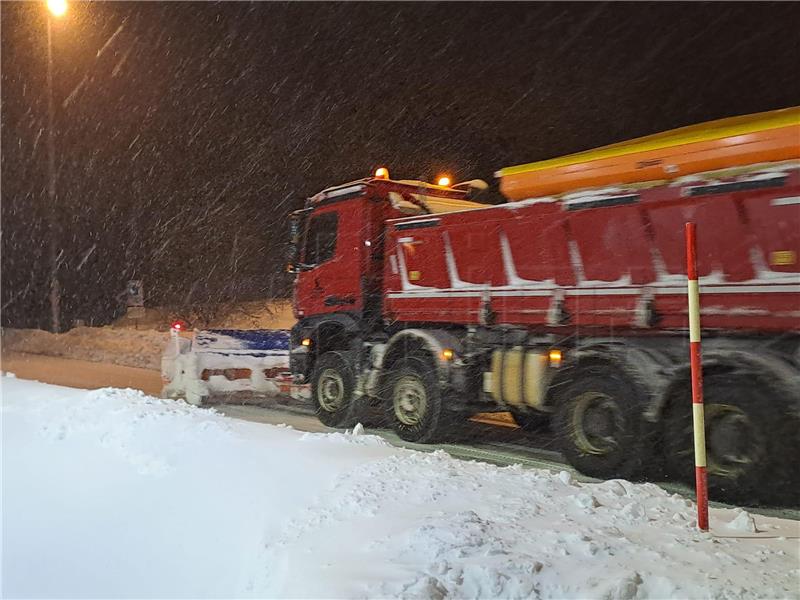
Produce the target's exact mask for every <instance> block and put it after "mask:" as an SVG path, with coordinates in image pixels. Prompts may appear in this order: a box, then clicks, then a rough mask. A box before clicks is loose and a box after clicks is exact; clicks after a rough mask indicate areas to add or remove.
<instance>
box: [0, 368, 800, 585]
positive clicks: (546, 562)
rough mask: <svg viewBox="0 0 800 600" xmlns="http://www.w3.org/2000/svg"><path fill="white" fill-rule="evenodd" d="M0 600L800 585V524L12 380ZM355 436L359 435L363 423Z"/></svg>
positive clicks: (651, 492)
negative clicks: (707, 512) (701, 510)
mask: <svg viewBox="0 0 800 600" xmlns="http://www.w3.org/2000/svg"><path fill="white" fill-rule="evenodd" d="M2 395H3V403H2V417H3V441H2V444H3V447H2V450H3V458H2V460H3V464H2V466H3V490H2V502H3V553H2V568H3V572H2V586H3V587H2V595H3V596H4V597H31V596H40V597H41V596H46V597H84V598H86V597H122V596H124V597H164V598H166V597H169V598H176V597H220V596H223V597H276V598H289V597H296V598H323V597H324V598H343V597H348V598H351V597H358V598H363V597H381V598H392V597H403V598H414V597H419V598H446V597H453V598H487V597H504V598H522V597H534V598H590V597H591V598H631V599H632V598H666V597H693V598H698V597H714V598H744V597H748V598H749V597H769V598H778V597H797V594H798V592H797V582H798V574H799V572H798V558H799V557H798V544H797V542H796V540H792V539H786V537H781V536H794V535H796V534H797V533H796V532H797V527H796V525H797V523H795V522H792V521H784V520H780V519H773V518H766V517H759V516H756V517H753V516H751V515H748V514H747V513H744V512H743V511H730V510H727V511H721V510H712V524H713V526H714V527H715V532H714V533H715V535H712V534H703V533H700V532H698V531H697V530H696V529H695V527H694V525H693V519H694V512H693V506H692V504H691V503H690V502H688V501H686V500H684V499H683V498H680V497H678V496H670V495H669V494H667V493H666V492H664V491H663V490H661V489H660V488H658V487H656V486H654V485H634V484H631V483H629V482H626V481H609V482H605V483H602V484H580V483H577V482H575V481H573V480H572V479H571V477H570V476H569V475H568V474H567V473H566V472H562V473H560V474H552V473H549V472H546V471H539V470H526V469H522V468H519V467H511V468H497V467H494V466H491V465H487V464H482V463H468V462H462V461H458V460H455V459H452V458H450V457H449V456H448V455H446V454H444V453H442V452H437V453H434V454H425V453H418V452H414V451H410V450H403V449H398V448H394V447H392V446H389V445H388V444H386V443H385V442H383V441H382V440H381V439H379V438H376V437H372V436H364V435H353V434H342V433H333V434H308V433H306V434H303V433H300V432H297V431H294V430H292V429H290V428H286V427H272V426H267V425H259V424H254V423H245V422H239V421H235V420H231V419H228V418H225V417H223V416H221V415H219V414H218V413H216V412H214V411H212V410H204V409H198V408H195V407H192V406H188V405H186V404H183V403H179V402H174V401H167V400H159V399H155V398H150V397H147V396H145V395H143V394H141V393H140V392H135V391H132V390H116V389H103V390H97V391H93V392H87V391H84V390H75V389H68V388H60V387H56V386H49V385H45V384H39V383H33V382H27V381H21V380H16V379H13V378H10V377H4V378H2ZM356 433H358V432H356Z"/></svg>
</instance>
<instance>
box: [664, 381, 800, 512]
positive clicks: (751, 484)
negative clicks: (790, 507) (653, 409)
mask: <svg viewBox="0 0 800 600" xmlns="http://www.w3.org/2000/svg"><path fill="white" fill-rule="evenodd" d="M703 389H704V396H705V398H704V402H705V407H704V413H705V425H706V427H705V429H706V431H705V433H706V463H707V467H706V472H707V473H708V488H709V495H710V496H711V497H712V498H714V499H716V500H726V501H731V502H740V501H741V502H748V503H752V502H754V501H756V502H776V501H777V502H781V501H783V500H784V499H787V498H789V496H791V493H792V492H791V490H792V488H794V485H795V484H796V481H797V477H796V475H795V474H793V473H791V472H790V471H791V466H790V463H791V462H792V460H791V459H788V457H790V456H796V452H797V451H798V448H797V446H798V443H797V442H798V440H797V421H796V420H795V419H792V418H791V417H790V416H789V415H788V411H787V410H786V406H785V404H784V403H782V402H781V401H780V398H779V396H778V395H777V394H775V393H773V392H771V391H770V389H769V388H768V387H767V386H765V385H764V384H763V382H761V381H760V380H759V378H758V377H757V376H754V374H752V373H751V374H746V373H718V374H711V375H708V376H706V377H705V381H704V383H703ZM673 399H674V400H673V402H672V404H671V405H670V407H669V409H668V411H667V414H666V417H665V428H664V429H665V431H664V437H665V453H666V466H667V472H668V474H669V475H670V476H671V477H673V478H675V479H679V480H683V481H687V482H693V481H694V471H695V469H694V442H693V430H692V408H691V388H690V387H689V386H688V385H687V386H685V387H682V388H681V389H680V390H679V392H678V393H677V394H675V395H674V396H673ZM779 457H783V458H779ZM787 459H788V460H787ZM783 471H786V472H783ZM795 493H796V490H795Z"/></svg>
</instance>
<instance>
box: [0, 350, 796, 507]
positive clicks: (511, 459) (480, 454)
mask: <svg viewBox="0 0 800 600" xmlns="http://www.w3.org/2000/svg"><path fill="white" fill-rule="evenodd" d="M0 368H2V370H3V371H7V372H11V373H14V374H15V375H16V376H17V377H20V378H22V379H32V380H37V381H42V382H44V383H52V384H56V385H64V386H68V387H78V388H85V389H96V388H101V387H129V388H134V389H139V390H142V391H143V392H145V393H147V394H150V395H154V396H158V394H159V392H160V390H161V376H160V373H158V372H157V371H150V370H148V369H138V368H134V367H123V366H119V365H112V364H107V363H94V362H88V361H82V360H72V359H66V358H59V357H52V356H41V355H33V354H23V353H15V352H11V353H3V355H2V357H0ZM292 402H293V401H286V402H282V401H278V400H270V401H264V402H261V403H258V404H253V403H247V404H215V405H214V408H216V409H217V410H219V411H220V412H222V413H223V414H226V415H228V416H230V417H232V418H236V419H243V420H247V421H253V422H257V423H267V424H271V425H279V424H285V425H289V426H291V427H294V428H295V429H298V430H301V431H311V432H326V431H334V430H332V429H329V428H328V427H325V426H324V425H322V423H320V422H319V420H318V419H317V418H316V417H315V416H314V415H313V414H312V413H311V411H310V409H309V408H308V407H307V406H302V405H297V404H294V403H292ZM370 433H375V434H377V435H380V436H381V437H383V438H385V439H386V440H387V441H388V442H390V443H392V444H394V445H396V446H403V447H406V448H412V449H414V450H421V451H425V452H431V451H434V450H439V449H441V450H444V451H446V452H447V453H448V454H450V455H452V456H454V457H456V458H460V459H463V460H480V461H483V462H489V463H492V464H496V465H499V466H508V465H512V464H520V465H522V466H524V467H535V468H541V469H549V470H551V471H568V472H570V473H571V474H572V475H573V477H574V478H575V479H577V480H578V481H597V480H595V479H592V478H589V477H585V476H584V475H581V474H580V473H577V472H576V471H575V470H574V469H573V468H572V467H570V466H569V465H567V464H565V462H564V459H563V457H562V456H561V454H560V453H559V452H558V451H557V450H556V444H555V440H554V439H553V438H552V436H550V435H548V434H537V436H536V438H535V439H534V438H533V437H532V436H531V435H528V434H525V433H524V432H522V431H521V430H519V429H511V428H508V427H498V426H496V425H489V424H486V423H474V422H470V423H466V424H464V425H463V426H462V427H461V428H460V431H459V432H458V434H456V439H454V440H453V441H452V442H451V443H446V444H435V445H421V444H412V443H409V442H404V441H402V440H400V439H399V438H398V437H397V436H396V435H395V434H394V433H393V432H391V431H387V430H383V429H371V430H370ZM475 440H481V441H480V442H479V443H478V442H475ZM659 485H660V486H661V487H663V488H664V489H666V490H667V491H669V492H672V493H678V494H681V495H683V496H686V497H689V498H693V497H694V493H693V490H692V489H690V488H688V487H687V486H685V485H683V484H676V483H669V482H667V483H663V482H660V483H659ZM711 504H712V506H721V507H724V506H727V505H725V504H721V503H713V502H712V503H711ZM748 510H750V511H751V512H754V513H758V514H764V515H768V516H777V517H782V518H788V519H795V520H800V509H797V508H765V507H759V508H750V509H748Z"/></svg>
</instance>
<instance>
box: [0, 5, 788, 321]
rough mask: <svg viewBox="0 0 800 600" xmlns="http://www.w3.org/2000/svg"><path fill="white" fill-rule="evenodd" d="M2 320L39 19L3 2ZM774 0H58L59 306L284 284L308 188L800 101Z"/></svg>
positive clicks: (79, 312) (242, 292)
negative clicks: (288, 247) (128, 292)
mask: <svg viewBox="0 0 800 600" xmlns="http://www.w3.org/2000/svg"><path fill="white" fill-rule="evenodd" d="M0 10H1V11H2V14H1V15H0V16H1V17H2V22H1V23H0V26H1V27H2V224H1V227H2V272H1V273H0V275H1V276H2V324H3V325H5V326H8V325H12V326H28V327H36V326H40V327H46V326H47V323H48V321H47V315H48V309H47V306H48V305H47V280H48V272H49V271H48V269H49V266H48V262H47V244H46V240H47V237H48V236H49V235H51V234H50V233H49V232H48V227H47V220H46V218H45V217H46V212H45V211H46V210H47V209H48V200H47V177H46V172H47V171H46V166H47V152H46V148H47V147H46V143H45V141H46V126H47V110H46V109H47V104H46V91H47V88H46V81H47V80H46V74H47V46H46V40H47V37H46V15H45V11H44V8H43V5H42V4H40V3H38V2H26V3H17V2H2V7H1V8H0ZM799 29H800V5H798V4H797V3H778V4H768V3H759V4H749V3H730V4H725V3H713V4H701V3H664V4H657V3H621V4H605V3H586V4H583V3H582V4H571V3H554V4H545V3H541V4H540V3H536V4H526V3H503V4H500V3H496V4H484V3H469V4H461V3H441V4H437V3H403V4H399V3H397V4H395V3H380V2H376V3H346V4H333V3H324V4H323V3H295V4H283V3H246V2H236V3H211V2H208V3H192V2H176V3H157V2H115V3H98V2H91V3H80V4H76V3H73V4H71V5H70V10H69V12H68V14H67V16H66V17H65V18H63V19H62V20H60V21H58V22H57V23H56V24H55V26H54V59H55V62H54V67H55V82H54V97H55V104H56V109H57V110H56V164H57V169H58V186H57V207H56V209H57V210H58V215H59V223H60V229H61V231H60V233H59V236H58V239H59V245H60V248H61V250H62V255H61V256H62V262H61V266H60V269H61V270H60V273H61V278H62V280H63V281H64V286H65V290H64V300H63V302H64V305H63V309H64V321H65V323H67V324H70V323H72V321H73V320H74V319H86V320H92V321H93V322H94V323H103V322H108V320H110V319H111V318H112V317H114V316H115V315H118V314H119V313H120V311H121V310H122V308H121V305H120V299H119V294H120V292H122V291H123V290H124V285H125V281H126V280H128V279H132V278H141V279H144V281H145V287H146V294H147V303H148V304H150V305H162V304H165V305H173V306H179V305H191V304H196V303H207V302H209V301H212V302H220V301H224V300H231V299H239V300H244V299H252V298H260V297H265V296H270V295H274V294H286V293H287V290H288V288H287V282H288V279H287V277H286V276H285V274H283V273H282V269H283V266H284V265H285V259H284V257H283V256H282V252H283V246H284V244H285V241H286V215H287V214H288V212H289V211H290V210H293V209H295V208H299V207H300V206H301V205H302V202H303V199H304V198H305V197H307V196H309V195H312V194H313V193H315V192H317V191H319V190H320V189H321V188H323V187H326V186H329V185H333V184H336V183H340V182H344V181H348V180H352V179H356V178H360V177H363V176H367V175H369V174H370V173H371V172H372V171H373V170H374V168H375V167H376V166H380V165H387V166H389V168H390V170H391V172H392V174H393V176H394V177H398V178H422V179H431V178H433V177H434V175H435V174H436V173H437V172H439V171H442V170H444V171H448V172H450V173H453V174H454V175H455V178H456V179H466V178H473V177H481V178H483V179H486V180H487V181H491V180H492V173H493V172H494V171H495V170H497V169H498V168H500V167H504V166H510V165H514V164H520V163H525V162H531V161H534V160H539V159H544V158H549V157H553V156H558V155H562V154H566V153H570V152H575V151H579V150H584V149H588V148H592V147H596V146H600V145H604V144H609V143H613V142H617V141H620V140H624V139H628V138H632V137H637V136H641V135H646V134H649V133H654V132H657V131H662V130H665V129H670V128H674V127H679V126H682V125H688V124H691V123H695V122H700V121H704V120H709V119H715V118H721V117H726V116H732V115H739V114H746V113H752V112H759V111H764V110H770V109H776V108H783V107H787V106H793V105H798V104H800V77H798V74H797V73H798V65H800V36H799V35H798V34H797V32H798V30H799Z"/></svg>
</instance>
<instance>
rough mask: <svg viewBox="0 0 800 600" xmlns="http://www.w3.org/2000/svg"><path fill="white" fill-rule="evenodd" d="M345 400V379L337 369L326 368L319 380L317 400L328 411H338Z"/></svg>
mask: <svg viewBox="0 0 800 600" xmlns="http://www.w3.org/2000/svg"><path fill="white" fill-rule="evenodd" d="M343 401H344V380H342V376H341V375H340V374H339V372H338V371H336V370H335V369H325V370H324V371H323V372H322V373H321V374H320V376H319V380H318V382H317V402H318V403H319V405H320V407H322V409H323V410H325V411H327V412H336V411H337V410H339V408H341V406H342V403H343Z"/></svg>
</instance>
